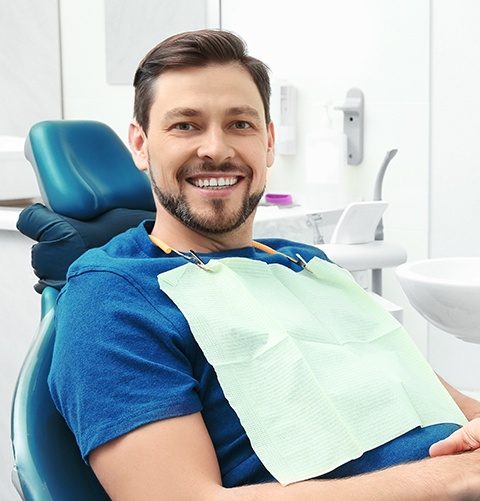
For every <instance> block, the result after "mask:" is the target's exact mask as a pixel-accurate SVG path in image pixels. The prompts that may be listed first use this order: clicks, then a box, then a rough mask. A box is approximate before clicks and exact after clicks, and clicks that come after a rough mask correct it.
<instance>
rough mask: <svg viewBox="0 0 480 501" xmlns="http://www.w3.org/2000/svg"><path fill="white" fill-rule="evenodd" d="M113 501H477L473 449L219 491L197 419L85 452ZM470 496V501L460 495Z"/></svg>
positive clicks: (479, 468) (479, 477)
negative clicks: (354, 473)
mask: <svg viewBox="0 0 480 501" xmlns="http://www.w3.org/2000/svg"><path fill="white" fill-rule="evenodd" d="M89 459H90V463H91V465H92V467H93V469H94V471H95V473H96V475H97V476H98V478H99V480H100V482H101V483H102V484H103V486H104V487H105V489H106V490H107V492H108V493H109V495H110V497H111V498H112V499H113V500H114V501H128V500H137V499H142V500H144V501H149V500H164V499H165V500H169V501H170V500H175V501H182V500H191V499H195V500H196V501H203V500H205V501H235V500H239V501H256V500H265V499H268V500H275V501H289V500H295V501H309V500H312V501H313V500H320V499H328V500H331V501H335V500H345V499H355V500H358V501H362V500H365V501H367V500H368V501H384V500H385V499H387V498H388V499H389V500H390V501H402V500H405V501H427V500H432V501H433V500H435V501H443V500H445V501H450V500H452V501H453V500H459V501H460V500H467V499H470V500H476V499H477V500H478V499H480V451H479V452H471V453H466V454H462V455H459V456H443V457H438V458H432V459H426V460H424V461H420V462H415V463H408V464H404V465H399V466H396V467H394V468H390V469H386V470H382V471H379V472H375V473H371V474H368V475H361V476H358V477H352V478H346V479H340V480H318V481H315V480H312V481H306V482H299V483H296V484H291V485H288V486H286V487H282V486H281V485H280V484H277V483H270V484H261V485H251V486H245V487H237V488H233V489H225V488H223V487H222V485H221V477H220V472H219V468H218V463H217V460H216V457H215V452H214V449H213V445H212V443H211V440H210V437H209V435H208V433H207V430H206V428H205V425H204V423H203V419H202V417H201V414H199V413H197V414H192V415H188V416H183V417H179V418H172V419H168V420H165V421H158V422H155V423H152V424H149V425H146V426H143V427H141V428H138V429H137V430H135V431H133V432H130V433H128V434H127V435H124V436H122V437H120V438H117V439H115V440H113V441H111V442H109V443H107V444H105V445H103V446H100V447H99V448H97V449H95V450H94V451H93V452H92V453H91V454H90V457H89ZM468 493H471V496H472V497H470V496H469V497H465V495H466V494H468Z"/></svg>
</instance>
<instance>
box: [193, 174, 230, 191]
mask: <svg viewBox="0 0 480 501" xmlns="http://www.w3.org/2000/svg"><path fill="white" fill-rule="evenodd" d="M188 182H189V183H190V184H193V185H194V186H196V187H197V188H209V189H213V190H221V189H225V188H229V187H230V186H233V185H234V184H237V183H238V177H218V178H216V177H211V178H204V179H201V178H199V179H188Z"/></svg>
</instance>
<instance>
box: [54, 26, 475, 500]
mask: <svg viewBox="0 0 480 501" xmlns="http://www.w3.org/2000/svg"><path fill="white" fill-rule="evenodd" d="M134 83H135V87H136V95H135V120H134V121H133V123H132V124H131V125H130V132H129V140H130V145H131V149H132V153H133V158H134V160H135V163H136V165H137V167H138V168H139V169H140V170H143V171H148V173H149V175H150V179H151V183H152V188H153V192H154V195H155V200H156V207H157V217H156V220H155V222H149V221H147V222H145V223H144V224H142V225H140V226H139V227H138V228H136V229H134V230H130V231H129V232H127V233H125V234H122V235H120V236H119V237H116V238H115V239H113V240H112V241H111V242H110V243H109V244H107V245H106V246H105V247H104V248H101V249H97V250H93V251H89V252H87V253H86V254H85V255H84V256H83V257H82V258H80V259H79V260H78V261H77V262H76V263H75V264H74V265H73V266H72V268H71V270H70V272H69V279H68V284H67V285H66V287H65V288H64V289H63V291H62V293H61V296H60V298H59V303H58V315H57V340H56V346H55V353H54V360H53V363H52V370H51V375H50V385H51V390H52V395H53V398H54V400H55V402H56V404H57V406H58V408H59V410H60V412H61V413H62V414H63V415H64V416H65V419H66V421H67V422H68V424H69V426H70V427H71V428H72V430H73V431H74V433H75V435H76V437H77V441H78V443H79V447H80V449H81V452H82V454H83V456H84V458H85V459H86V460H87V461H88V462H89V463H90V465H91V466H92V468H93V470H94V471H95V473H96V475H97V476H98V478H99V480H100V481H101V483H102V484H103V485H104V487H105V489H106V490H107V492H108V493H109V495H110V496H111V497H112V499H115V500H128V499H135V500H137V499H142V500H148V499H166V500H184V499H185V500H188V499H195V500H202V499H205V500H217V499H218V500H223V499H225V500H226V499H242V500H248V499H252V500H256V499H262V500H263V499H279V500H290V499H292V500H299V499H302V500H303V499H304V500H309V499H365V500H367V499H368V500H375V499H379V500H380V499H381V500H384V499H392V500H393V499H399V500H400V499H404V500H409V501H411V500H416V499H418V500H423V499H432V500H441V499H445V500H447V499H448V500H450V499H480V455H479V454H480V453H478V452H475V451H474V452H465V453H464V454H460V455H445V454H451V453H452V452H461V451H465V450H470V449H476V448H477V447H478V439H477V438H476V437H479V436H480V430H478V426H479V425H478V420H473V421H470V423H468V424H467V425H466V426H464V427H463V428H460V429H459V425H460V424H463V419H464V416H463V414H464V415H465V416H466V417H467V418H468V419H470V420H472V419H473V418H475V417H476V416H478V415H480V404H478V403H477V402H475V401H474V400H472V399H470V398H468V397H466V396H464V395H462V394H460V393H458V392H456V391H455V390H454V389H453V388H451V387H449V386H448V385H447V384H446V383H443V385H442V383H440V382H439V381H438V379H437V378H436V376H435V375H434V374H433V373H431V371H430V370H428V371H427V370H426V369H425V368H424V366H423V365H422V364H423V362H420V361H419V359H418V357H417V355H416V353H415V352H414V351H412V347H411V345H410V344H409V342H408V340H407V339H405V338H406V337H407V338H408V336H403V334H402V333H401V326H398V325H397V324H396V323H395V324H393V323H392V322H394V321H393V320H392V319H391V317H390V316H389V315H388V314H387V313H384V312H383V311H379V310H378V308H377V309H376V308H375V306H373V305H371V304H370V303H369V302H368V300H367V299H366V298H365V296H366V295H365V294H364V293H363V292H359V290H358V289H359V288H357V287H356V286H355V285H354V284H353V283H352V280H351V279H350V278H349V277H347V276H346V275H345V274H344V273H343V271H342V270H340V269H338V268H337V267H336V266H335V265H333V264H332V263H330V262H329V261H328V259H327V258H326V256H324V255H323V254H322V253H321V252H320V251H318V249H316V248H312V247H309V246H305V245H301V244H296V243H293V242H288V241H284V240H269V241H263V242H262V243H261V244H258V243H253V244H252V225H253V217H254V214H255V208H256V206H257V204H258V202H259V201H260V198H261V196H262V194H263V192H264V190H265V184H266V178H267V170H268V168H270V167H271V166H272V164H273V160H274V152H273V149H274V128H273V124H272V123H271V120H270V115H269V96H270V86H269V81H268V73H267V69H266V67H265V66H264V65H263V64H262V63H261V62H260V61H258V60H256V59H254V58H252V57H250V56H248V55H247V54H246V51H245V47H244V44H243V42H242V41H241V40H239V39H238V38H237V37H236V36H234V35H233V34H230V33H228V32H223V31H208V30H207V31H199V32H193V33H186V34H181V35H177V36H174V37H171V38H170V39H167V40H166V41H164V42H162V43H161V44H159V45H158V46H157V47H156V48H154V49H153V50H152V51H151V52H150V53H149V54H147V56H146V57H145V59H144V60H143V61H142V62H141V64H140V66H139V68H138V70H137V73H136V76H135V82H134ZM322 273H324V274H325V275H322ZM325 277H327V278H328V280H327V279H325ZM337 280H338V283H341V286H335V285H333V286H331V283H333V282H335V281H337ZM184 284H186V286H184ZM264 284H268V286H267V285H264ZM271 284H278V286H277V285H273V286H272V285H271ZM298 284H300V285H298ZM307 290H308V291H311V293H312V294H313V295H315V298H316V300H315V302H314V304H313V306H312V304H311V303H309V299H310V294H309V293H308V294H307V293H306V291H307ZM345 291H346V292H345ZM324 298H328V301H327V300H325V301H326V302H325V304H322V301H323V300H324ZM342 298H345V300H342ZM317 300H318V302H317ZM330 310H331V311H330ZM353 311H355V314H354V313H352V312H353ZM332 312H333V314H332ZM370 312H373V313H372V315H373V317H370ZM277 316H278V318H281V322H277V323H276V320H277V318H276V317H277ZM372 318H374V320H372ZM344 321H345V322H350V323H348V325H347V324H343V323H342V322H344ZM327 323H328V325H327ZM337 323H338V325H339V326H341V328H340V327H338V325H337ZM283 324H285V325H287V327H284V325H283ZM312 325H313V327H312ZM357 325H358V326H360V325H362V326H363V327H362V328H360V327H358V328H357ZM272 326H273V327H272ZM345 326H347V328H346V329H345V328H344V327H345ZM349 329H353V330H355V336H360V337H362V341H363V342H359V341H358V340H357V338H356V337H355V338H354V339H353V342H352V339H351V337H350V333H349V332H348V331H349ZM277 331H278V332H281V333H282V337H281V339H280V340H279V341H278V343H277V341H276V337H275V336H277V334H278V332H277ZM239 333H241V335H239ZM295 336H297V337H298V336H300V337H302V336H303V337H302V339H295ZM324 336H327V339H326V341H325V340H324V338H323V337H324ZM328 336H331V339H330V338H328ZM342 336H344V340H342V341H341V342H337V341H338V338H339V337H342ZM317 337H318V339H322V342H319V341H318V339H317ZM390 337H391V343H393V345H394V346H395V347H397V346H398V350H401V353H405V354H408V356H401V355H399V354H398V353H397V352H396V350H397V348H394V349H387V348H385V349H383V348H381V346H380V347H379V343H380V345H382V343H386V344H389V343H390V341H388V339H389V338H390ZM342 339H343V338H342ZM219 346H220V349H219ZM285 346H286V349H284V348H285ZM200 347H201V348H200ZM297 347H298V350H299V353H301V354H300V355H298V357H297V356H295V357H294V356H293V354H292V353H293V351H295V350H297ZM305 347H306V350H304V351H303V352H302V351H301V348H302V349H304V348H305ZM347 347H348V349H347ZM330 349H331V350H333V351H332V352H331V353H334V356H331V357H330V361H329V360H327V359H328V358H329V357H327V356H324V354H325V353H327V352H329V350H330ZM292 350H293V351H292ZM355 350H360V352H358V351H355ZM379 350H380V351H379ZM382 350H383V351H382ZM403 350H405V351H403ZM252 351H253V352H254V353H251V352H252ZM295 353H296V351H295ZM310 353H312V354H313V353H315V360H314V363H313V364H312V363H310V365H309V361H308V358H309V356H310ZM329 353H330V352H329ZM352 353H354V354H353V355H352ZM277 354H278V357H277V358H275V357H276V355H277ZM343 356H345V357H346V359H348V363H350V362H352V363H354V364H356V365H355V370H353V369H351V370H349V368H348V366H346V365H345V364H343V365H341V358H342V357H343ZM228 357H230V359H228ZM239 359H241V360H240V363H239ZM207 360H208V361H207ZM267 360H268V364H267ZM384 360H388V364H387V365H388V367H387V368H385V366H382V363H384ZM412 360H414V361H415V362H414V363H413V365H412ZM232 361H233V362H232ZM210 362H211V363H210ZM370 363H372V364H373V366H374V367H375V368H376V367H378V368H379V371H381V372H379V373H378V374H377V373H376V372H375V371H370V370H369V369H370V367H366V366H368V365H369V364H370ZM266 364H267V365H268V366H266ZM328 364H330V365H328ZM418 365H421V369H419V371H420V374H421V377H420V378H419V379H421V381H420V380H419V381H418V385H419V387H420V388H422V390H420V392H418V391H417V390H415V388H414V387H415V386H416V385H417V381H415V380H413V384H412V378H410V376H409V374H408V372H409V369H410V367H411V368H412V370H413V371H417V369H416V367H417V366H418ZM235 366H239V367H240V368H238V367H235ZM327 367H328V368H329V369H328V370H325V371H324V372H325V373H324V374H322V373H321V372H322V369H323V368H327ZM336 368H339V370H338V378H337V376H333V375H332V374H333V372H334V371H335V369H336ZM407 369H408V370H407ZM375 370H376V369H375ZM390 370H391V372H392V374H394V375H393V376H392V377H390V376H389V374H388V372H389V371H390ZM312 372H314V373H315V377H314V378H310V374H311V373H312ZM272 374H274V375H275V376H274V377H272ZM299 374H301V377H300V376H299ZM414 374H415V377H416V374H417V372H414ZM432 374H433V375H432ZM304 376H305V377H304ZM249 378H250V379H249ZM409 378H410V379H409ZM337 379H338V380H341V381H340V383H339V382H338V380H337ZM414 379H415V378H414ZM239 381H240V384H237V383H238V382H239ZM364 381H365V384H363V382H364ZM303 383H304V384H303ZM330 386H331V387H332V388H333V387H334V388H335V391H330ZM247 387H248V388H249V389H252V388H253V390H252V391H250V392H247V394H246V395H242V389H243V388H247ZM444 387H445V388H447V390H448V392H449V393H450V394H451V396H452V397H453V399H452V398H450V396H448V394H447V392H446V391H445V389H444ZM265 388H266V389H267V390H265ZM305 388H308V391H307V392H305V391H304V389H305ZM257 392H259V393H258V395H257ZM302 392H303V393H305V394H302ZM243 393H245V392H243ZM225 396H227V397H228V399H227V398H225ZM265 399H266V400H268V402H267V403H268V405H265V402H264V400H265ZM323 399H325V400H323ZM270 400H272V402H270ZM453 400H455V402H456V403H457V404H458V407H457V405H455V404H454V402H453ZM290 401H292V402H294V405H290V407H289V408H288V412H287V411H285V408H286V407H285V406H287V407H288V406H289V404H290ZM250 402H254V405H250V407H249V403H250ZM366 402H368V403H370V402H371V403H372V404H373V407H372V410H371V412H369V411H368V408H369V406H367V405H366ZM422 402H426V405H424V406H423V407H422ZM404 403H406V404H408V405H404ZM410 404H411V407H412V408H415V409H417V407H418V408H421V409H422V411H421V412H420V411H418V412H417V411H416V410H415V411H411V409H410ZM437 404H438V412H437V410H436V408H437ZM252 407H253V408H252ZM407 407H408V409H406V408H407ZM459 407H460V409H461V410H462V411H463V414H462V413H461V412H460V411H459ZM312 408H313V409H314V410H315V412H317V411H318V412H317V414H312V412H311V409H312ZM332 408H333V410H332ZM404 408H405V411H404ZM422 412H424V413H425V414H426V415H428V416H427V417H426V418H423V417H421V416H420V414H422ZM262 413H263V414H262ZM398 413H399V414H400V417H401V419H398V420H397V419H395V418H396V415H397V414H398ZM327 415H328V416H329V417H328V419H327V417H326V416H327ZM305 416H306V417H305ZM443 416H445V419H443ZM304 417H305V419H304ZM450 418H451V419H450ZM357 421H358V425H359V426H358V428H360V427H361V426H360V424H362V426H363V431H362V432H359V431H358V430H356V426H355V425H356V424H357ZM417 421H418V424H409V425H407V426H406V425H405V422H408V423H417ZM300 423H302V425H301V426H300ZM304 423H305V426H303V424H304ZM345 423H351V424H350V427H348V426H347V425H345ZM270 428H271V429H270ZM273 430H274V431H273ZM455 430H456V431H455ZM270 431H272V437H273V439H272V440H270V442H272V443H267V442H269V437H267V439H265V435H269V434H270ZM452 432H454V433H453V434H452ZM290 434H295V437H297V434H298V437H299V440H301V441H302V442H299V443H301V444H302V445H301V447H298V449H300V450H293V451H292V450H291V448H290V449H288V447H289V445H288V444H289V440H290ZM451 434H452V435H451ZM324 436H325V437H327V438H325V439H321V440H319V439H318V437H324ZM350 436H351V437H352V439H351V440H350ZM385 437H386V438H385ZM448 437H449V438H448ZM316 440H317V441H318V445H315V447H313V448H310V447H309V443H314V444H317V442H316ZM442 440H443V441H442ZM284 443H285V444H287V446H285V445H284ZM357 443H358V444H359V445H358V447H356V445H355V444H357ZM434 443H435V444H436V445H434V446H433V447H432V455H435V456H440V457H434V458H428V459H425V458H426V457H427V456H428V450H429V447H430V446H431V445H432V444H434ZM345 444H348V445H345ZM366 444H367V445H366ZM368 444H370V445H368ZM293 448H294V449H295V447H293ZM354 448H355V451H354V450H353V449H354ZM277 449H278V451H279V452H278V453H276V452H275V451H276V450H277ZM310 449H313V450H310ZM323 449H325V451H327V452H326V453H323V452H324V451H323ZM307 450H308V454H307ZM272 451H273V452H272ZM317 452H318V464H317V456H316V453H317ZM283 453H286V455H287V456H288V457H291V458H292V459H291V460H284V457H286V456H283ZM289 454H290V456H289ZM342 458H343V459H342ZM267 465H268V467H267ZM309 471H311V472H315V473H313V474H311V475H309V474H308V472H309ZM290 474H291V475H290ZM277 477H278V478H277ZM310 478H314V479H313V480H310ZM332 478H333V479H335V480H332ZM278 480H280V482H281V483H280V482H279V481H278ZM282 483H283V484H284V485H282Z"/></svg>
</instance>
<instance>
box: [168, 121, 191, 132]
mask: <svg viewBox="0 0 480 501" xmlns="http://www.w3.org/2000/svg"><path fill="white" fill-rule="evenodd" d="M173 128H174V129H176V130H185V131H190V130H195V127H194V126H193V125H192V124H189V123H187V122H180V123H178V124H175V125H174V126H173Z"/></svg>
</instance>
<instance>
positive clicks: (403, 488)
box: [215, 452, 480, 501]
mask: <svg viewBox="0 0 480 501" xmlns="http://www.w3.org/2000/svg"><path fill="white" fill-rule="evenodd" d="M218 494H219V496H218V497H215V501H237V500H242V501H260V500H265V499H268V500H272V501H290V500H296V501H298V500H301V501H310V500H312V501H313V500H315V501H317V500H322V499H328V500H329V501H340V500H342V501H343V500H351V499H355V500H356V501H384V500H385V499H388V500H389V501H455V500H458V501H460V500H462V501H468V500H472V501H473V500H480V453H478V452H472V453H465V454H462V455H461V456H444V457H439V458H431V459H426V460H423V461H418V462H412V463H408V464H403V465H399V466H396V467H393V468H389V469H386V470H381V471H378V472H374V473H370V474H366V475H360V476H357V477H350V478H345V479H338V480H317V481H315V480H313V481H307V482H300V483H296V484H291V485H288V486H286V487H282V486H281V485H280V484H261V485H252V486H247V487H238V488H234V489H221V492H220V491H219V493H218Z"/></svg>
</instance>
